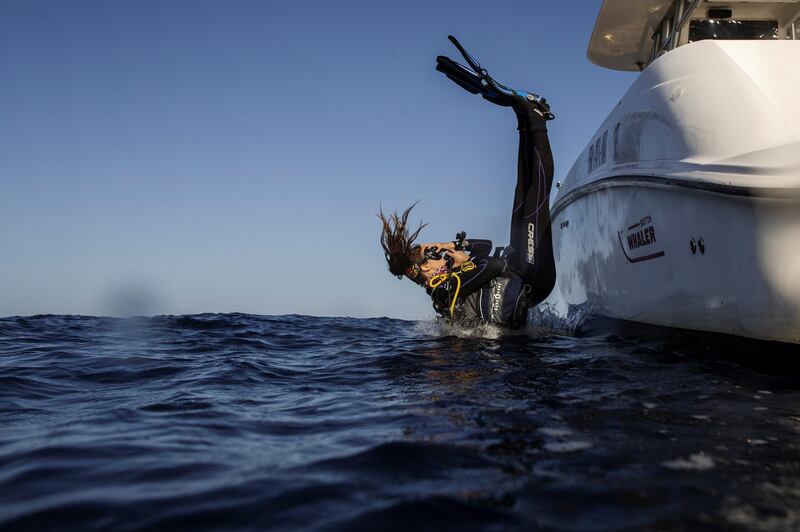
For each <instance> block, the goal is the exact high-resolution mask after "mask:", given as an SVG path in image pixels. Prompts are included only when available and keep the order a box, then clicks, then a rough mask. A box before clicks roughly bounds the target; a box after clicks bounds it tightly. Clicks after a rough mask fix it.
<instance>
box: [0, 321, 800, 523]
mask: <svg viewBox="0 0 800 532" xmlns="http://www.w3.org/2000/svg"><path fill="white" fill-rule="evenodd" d="M629 329H632V330H629V331H628V332H619V331H617V330H612V329H611V328H608V327H597V328H595V329H591V328H588V329H586V330H584V332H583V333H581V334H579V335H569V334H565V333H560V332H558V331H556V330H547V329H544V330H541V329H531V330H529V331H527V332H526V333H524V334H515V335H504V334H502V333H501V332H500V331H498V330H493V329H484V330H478V331H465V330H457V329H449V328H446V327H443V326H441V325H439V324H437V323H435V322H409V321H400V320H394V319H387V318H379V319H352V318H318V317H307V316H296V315H292V316H253V315H244V314H224V315H220V314H203V315H194V316H159V317H153V318H130V319H114V318H95V317H81V316H51V315H48V316H35V317H24V318H21V317H14V318H3V319H0V529H3V530H16V529H24V530H61V529H64V530H71V529H77V530H135V529H191V530H197V529H225V530H237V529H238V530H251V529H276V530H415V531H418V530H433V529H435V530H440V529H457V530H534V529H543V530H576V531H584V530H696V529H700V530H713V529H726V530H751V529H753V530H798V529H800V371H798V369H797V368H798V364H797V362H796V361H795V360H794V358H798V356H800V350H798V349H795V348H786V347H781V346H776V345H774V344H763V343H753V342H744V341H739V340H730V339H724V338H721V337H704V336H697V335H686V334H682V333H676V332H664V333H663V334H661V333H659V334H654V333H649V332H648V333H647V334H644V333H642V334H640V333H641V331H639V330H637V328H636V327H635V326H634V327H629Z"/></svg>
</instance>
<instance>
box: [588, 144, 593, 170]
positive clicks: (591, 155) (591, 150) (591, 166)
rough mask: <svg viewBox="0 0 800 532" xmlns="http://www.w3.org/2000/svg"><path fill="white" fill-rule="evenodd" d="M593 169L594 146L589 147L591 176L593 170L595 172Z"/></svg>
mask: <svg viewBox="0 0 800 532" xmlns="http://www.w3.org/2000/svg"><path fill="white" fill-rule="evenodd" d="M593 167H594V144H592V145H591V146H589V173H590V174H591V173H592V170H594V168H593Z"/></svg>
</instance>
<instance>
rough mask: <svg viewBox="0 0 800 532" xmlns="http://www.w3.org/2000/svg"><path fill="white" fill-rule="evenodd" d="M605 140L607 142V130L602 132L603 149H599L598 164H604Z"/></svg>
mask: <svg viewBox="0 0 800 532" xmlns="http://www.w3.org/2000/svg"><path fill="white" fill-rule="evenodd" d="M606 140H608V130H606V131H603V144H602V146H603V147H602V148H601V149H600V154H601V156H600V164H606Z"/></svg>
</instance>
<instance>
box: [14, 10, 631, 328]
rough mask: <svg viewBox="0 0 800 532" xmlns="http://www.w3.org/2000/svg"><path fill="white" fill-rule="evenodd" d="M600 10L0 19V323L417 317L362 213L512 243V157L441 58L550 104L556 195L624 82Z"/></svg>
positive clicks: (504, 132)
mask: <svg viewBox="0 0 800 532" xmlns="http://www.w3.org/2000/svg"><path fill="white" fill-rule="evenodd" d="M600 3H601V2H600V0H570V1H564V0H552V1H535V0H528V1H493V2H473V1H459V2H430V1H405V2H388V1H374V0H373V1H363V2H361V1H343V2H329V1H307V2H278V1H270V0H265V1H244V0H236V1H222V0H218V1H205V0H191V1H189V0H183V1H178V0H158V1H155V0H153V1H146V0H137V1H133V0H129V1H101V0H95V1H91V2H90V1H82V0H72V1H60V0H53V1H49V2H42V1H37V0H3V1H2V2H0V72H2V81H1V82H0V316H8V315H27V314H36V313H64V314H67V313H69V314H126V313H131V312H133V313H147V314H161V313H165V314H182V313H197V312H234V311H239V312H251V313H259V314H287V313H300V314H314V315H329V316H331V315H336V316H392V317H401V318H424V317H426V316H429V315H432V310H431V308H430V301H429V299H428V298H427V296H425V294H424V292H423V291H422V290H421V289H419V288H417V287H415V286H414V285H412V284H411V283H410V282H409V281H399V280H397V279H395V278H394V277H392V276H391V275H390V274H389V273H388V271H387V269H386V265H385V261H384V259H383V256H382V253H381V250H380V246H379V244H378V235H379V233H380V228H379V225H378V221H377V219H376V218H375V215H374V213H375V212H376V211H377V210H378V207H379V205H381V204H382V205H383V207H384V209H389V210H393V209H395V208H402V207H405V206H407V205H409V204H410V203H412V202H414V201H417V200H421V201H420V203H419V205H418V207H417V209H416V212H415V213H416V215H417V218H416V219H417V220H418V219H419V218H420V217H422V218H423V219H424V220H425V221H426V222H429V226H428V228H426V230H425V231H424V232H423V239H425V240H450V239H452V238H453V237H454V235H455V233H456V232H457V231H459V230H465V231H466V232H467V234H468V235H471V236H473V237H476V238H477V237H488V238H491V239H493V240H494V241H495V243H496V245H501V244H504V243H505V240H506V238H507V233H508V218H509V211H510V206H511V200H512V194H513V186H514V179H515V173H516V149H517V133H516V130H515V127H516V123H515V119H514V116H513V113H512V112H511V111H510V110H508V109H502V108H499V107H496V106H493V105H491V104H489V103H488V102H485V101H484V100H481V99H480V98H479V97H478V96H473V95H470V94H468V93H466V92H465V91H463V90H461V89H460V88H458V87H457V86H456V85H454V84H453V83H452V82H450V81H449V80H448V79H447V78H445V77H444V76H443V75H442V74H439V73H438V72H436V71H435V70H434V65H435V57H436V56H437V55H439V54H444V55H449V56H450V57H452V58H453V59H457V52H456V50H455V49H454V48H453V47H452V46H451V45H450V43H449V42H448V41H447V35H448V34H449V33H452V34H454V35H456V36H457V37H458V38H459V39H460V40H461V41H462V43H464V45H465V46H466V47H467V49H468V50H470V51H471V52H472V53H473V55H474V56H475V57H477V58H478V60H479V61H481V63H482V64H483V65H484V66H485V67H487V68H488V70H489V72H490V73H491V74H492V75H493V76H494V77H495V78H496V79H498V80H499V81H501V82H503V83H506V84H508V85H510V86H512V87H516V88H520V89H525V90H529V91H531V92H536V93H539V94H543V95H545V96H546V97H547V98H548V101H549V102H550V103H551V105H552V109H553V111H554V112H555V114H556V117H557V118H556V120H555V121H553V122H551V123H550V137H551V142H552V145H553V154H554V157H555V164H556V178H559V177H560V176H563V175H564V174H565V173H566V172H567V170H569V167H570V166H571V165H572V162H573V161H574V159H575V157H576V156H577V155H578V154H579V153H580V151H581V150H582V148H583V147H584V145H585V144H586V143H587V142H588V140H589V138H590V136H591V135H592V133H593V132H594V131H595V130H596V128H597V127H598V126H599V124H600V123H601V121H602V119H603V118H604V117H605V116H606V114H607V113H608V111H609V110H610V109H611V108H612V106H613V105H615V104H616V103H617V101H618V100H619V98H620V97H621V96H622V94H623V93H624V91H625V90H626V89H627V87H628V86H629V85H630V84H631V83H632V81H633V79H634V75H632V74H629V73H623V72H613V71H608V70H604V69H601V68H599V67H597V66H594V65H592V64H591V63H589V61H588V60H587V59H586V47H587V44H588V41H589V37H590V35H591V31H592V28H593V25H594V19H595V17H596V14H597V11H598V9H599V6H600Z"/></svg>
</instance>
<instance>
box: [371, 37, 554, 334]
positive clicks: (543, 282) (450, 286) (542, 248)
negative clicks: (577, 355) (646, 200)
mask: <svg viewBox="0 0 800 532" xmlns="http://www.w3.org/2000/svg"><path fill="white" fill-rule="evenodd" d="M448 39H450V41H451V42H452V43H453V44H454V45H455V46H456V48H458V50H459V52H461V55H462V56H463V57H464V59H465V60H466V61H467V63H468V64H469V67H466V66H464V65H461V64H459V63H456V62H455V61H452V60H451V59H449V58H447V57H444V56H439V57H437V58H436V63H437V65H436V70H438V71H439V72H442V73H444V74H445V75H446V76H447V77H448V78H450V79H451V80H452V81H454V82H455V83H456V84H458V85H459V86H460V87H462V88H464V89H465V90H467V91H469V92H471V93H473V94H480V95H481V96H482V97H483V98H484V99H486V100H488V101H490V102H492V103H494V104H497V105H500V106H503V107H511V109H512V110H513V111H514V113H515V115H516V117H517V129H518V130H519V152H518V158H517V184H516V188H515V190H514V203H513V206H512V210H511V235H510V245H509V246H508V247H505V248H497V249H496V250H495V253H494V254H492V255H491V256H490V253H491V250H492V243H491V241H489V240H473V239H470V240H467V239H466V235H465V233H464V232H461V233H459V234H458V235H457V236H456V239H455V240H453V241H450V242H437V243H428V244H418V245H415V244H414V242H415V241H416V239H417V237H418V236H419V233H420V231H421V230H422V229H423V227H425V224H422V223H420V225H419V227H418V228H417V229H416V230H414V231H411V230H410V228H409V224H408V217H409V215H410V213H411V210H412V209H413V207H414V205H412V206H411V207H409V208H407V209H406V210H405V211H403V213H402V214H399V215H398V214H397V212H395V213H393V214H391V215H389V216H385V215H384V213H383V211H381V212H380V213H379V214H378V217H379V218H380V219H381V222H382V224H383V229H382V233H381V246H382V247H383V251H384V254H385V257H386V261H387V263H388V265H389V271H390V272H391V273H392V274H394V275H396V276H397V277H398V278H402V277H403V276H405V277H407V278H409V279H411V280H412V281H414V282H415V283H416V284H418V285H420V286H423V287H425V289H426V291H427V293H428V295H429V296H430V297H431V299H432V300H433V307H434V309H435V310H436V312H437V313H438V314H440V315H442V316H443V317H445V318H446V319H451V320H457V321H459V322H461V323H465V324H467V325H470V324H479V323H493V324H497V325H502V326H507V327H511V328H517V327H520V326H523V325H525V324H526V322H527V310H528V308H529V307H531V306H534V305H537V304H538V303H540V302H542V301H543V300H544V299H545V298H546V297H547V296H548V295H549V294H550V291H551V290H552V289H553V286H554V284H555V278H556V273H555V261H554V259H553V245H552V235H551V227H550V205H549V204H550V188H551V186H552V183H553V156H552V153H551V151H550V141H549V139H548V136H547V127H546V122H547V121H548V120H552V119H553V118H555V116H554V115H553V113H551V112H550V107H549V105H548V104H547V102H546V100H545V99H544V98H542V97H540V96H538V95H536V94H532V93H528V92H524V91H517V90H514V89H510V88H508V87H506V86H505V85H502V84H500V83H498V82H497V81H495V80H494V79H492V77H491V76H489V73H488V72H487V71H486V70H485V69H484V68H482V67H481V66H480V64H479V63H478V62H477V61H475V59H474V58H472V56H470V55H469V54H468V53H467V51H466V50H465V49H464V48H463V47H462V46H461V44H460V43H459V42H458V41H457V40H456V39H455V37H453V36H448Z"/></svg>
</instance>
